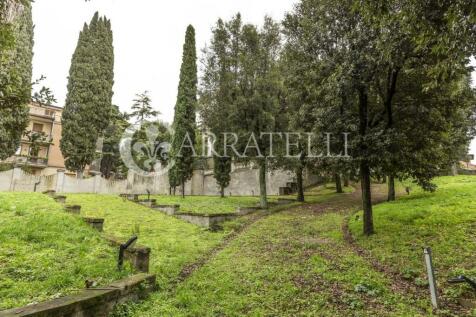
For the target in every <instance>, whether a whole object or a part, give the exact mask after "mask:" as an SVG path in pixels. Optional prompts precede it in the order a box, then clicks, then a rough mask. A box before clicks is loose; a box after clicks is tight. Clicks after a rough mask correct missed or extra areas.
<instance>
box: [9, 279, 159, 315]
mask: <svg viewBox="0 0 476 317" xmlns="http://www.w3.org/2000/svg"><path fill="white" fill-rule="evenodd" d="M144 283H145V284H146V286H145V287H141V285H142V284H144ZM155 283H156V276H155V274H144V273H141V274H137V275H133V276H130V277H127V278H125V279H122V280H119V281H116V282H114V283H112V284H111V285H109V286H108V287H104V288H89V289H84V290H83V291H81V292H80V293H78V294H74V295H69V296H65V297H61V298H57V299H53V300H50V301H46V302H42V303H38V304H34V305H28V306H24V307H19V308H13V309H10V310H4V311H0V317H14V316H15V317H25V316H30V317H43V316H48V317H60V316H75V315H78V316H91V317H92V316H95V315H94V314H95V312H96V311H107V310H112V308H113V307H114V305H115V304H116V303H118V302H120V301H121V300H127V299H129V298H134V297H135V298H143V297H144V295H145V294H149V293H151V292H153V291H154V290H155V287H156V286H155Z"/></svg>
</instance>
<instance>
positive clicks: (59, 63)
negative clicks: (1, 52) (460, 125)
mask: <svg viewBox="0 0 476 317" xmlns="http://www.w3.org/2000/svg"><path fill="white" fill-rule="evenodd" d="M295 2H296V0H195V1H194V0H174V1H167V2H166V3H167V5H165V4H164V2H163V1H157V0H91V1H90V2H85V1H84V0H67V1H65V0H36V1H35V2H34V4H33V19H34V23H35V49H34V51H35V55H34V60H33V74H34V78H35V79H36V78H39V77H40V76H41V75H45V76H46V77H47V80H46V81H45V82H43V84H44V85H46V86H47V87H49V88H51V89H52V90H53V92H54V94H55V96H56V98H57V99H58V105H59V106H63V105H64V99H65V96H66V85H67V76H68V71H69V67H70V62H71V56H72V54H73V51H74V49H75V47H76V43H77V40H78V35H79V31H80V30H81V29H82V26H83V24H84V22H89V21H90V20H91V18H92V16H93V14H94V12H96V11H99V13H100V14H101V15H106V16H107V17H108V18H109V19H111V22H112V28H113V32H114V47H115V85H114V97H113V102H114V103H115V104H116V105H118V106H119V107H120V108H121V110H122V111H129V109H130V106H131V104H132V99H134V96H135V94H136V93H140V92H143V91H144V90H148V91H150V93H151V97H152V101H153V107H154V108H155V109H156V110H159V111H160V112H161V113H162V116H161V117H160V119H162V120H164V121H168V122H171V121H172V120H173V109H174V105H175V99H176V95H177V85H178V77H179V71H180V63H181V56H182V45H183V42H184V37H185V29H186V27H187V25H188V24H192V25H193V26H194V27H195V31H196V42H197V50H198V53H199V56H200V50H201V49H202V48H203V47H204V46H205V43H206V42H208V41H209V40H210V36H211V27H212V26H213V25H214V23H215V22H216V20H217V19H218V18H219V17H221V18H224V19H229V18H230V17H231V16H232V15H234V14H235V13H236V12H241V14H242V16H243V20H244V21H245V22H251V23H254V24H261V23H262V21H263V17H264V15H265V14H267V15H270V16H271V17H273V18H275V19H278V20H281V19H282V17H283V16H284V14H285V12H286V11H290V10H291V9H292V7H293V3H295ZM473 75H474V76H473V78H474V82H476V74H473ZM471 147H472V148H471V153H474V154H476V140H475V141H474V142H473V144H472V146H471ZM475 163H476V161H475Z"/></svg>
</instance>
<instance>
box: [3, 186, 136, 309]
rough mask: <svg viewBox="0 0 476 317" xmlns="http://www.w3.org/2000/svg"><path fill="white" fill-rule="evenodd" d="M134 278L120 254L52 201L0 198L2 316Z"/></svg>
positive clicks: (30, 197)
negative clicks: (122, 266)
mask: <svg viewBox="0 0 476 317" xmlns="http://www.w3.org/2000/svg"><path fill="white" fill-rule="evenodd" d="M126 274H129V271H127V270H126V271H124V272H122V273H119V272H117V270H116V250H115V249H113V248H111V247H109V245H108V244H107V243H106V242H105V241H104V240H103V239H102V238H101V236H100V235H99V233H98V232H96V231H95V230H93V229H91V228H90V227H88V226H87V225H86V224H84V223H83V221H82V220H81V219H79V218H78V217H75V216H72V215H69V214H67V213H65V212H64V211H63V210H62V206H61V205H59V204H57V203H56V202H54V200H53V199H51V198H49V197H47V196H45V195H42V194H33V193H0V310H4V309H9V308H13V307H18V306H23V305H27V304H30V303H36V302H40V301H45V300H48V299H51V298H56V297H60V296H64V295H67V294H71V293H74V292H76V291H77V290H79V289H82V288H84V285H85V280H86V279H92V280H95V281H97V282H98V283H99V285H107V284H108V283H110V282H112V281H114V280H116V279H119V278H121V277H123V276H124V275H126Z"/></svg>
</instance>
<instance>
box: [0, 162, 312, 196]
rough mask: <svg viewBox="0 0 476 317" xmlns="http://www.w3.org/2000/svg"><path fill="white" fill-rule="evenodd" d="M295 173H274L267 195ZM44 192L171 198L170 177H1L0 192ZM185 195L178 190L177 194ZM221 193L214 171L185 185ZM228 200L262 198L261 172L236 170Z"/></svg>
mask: <svg viewBox="0 0 476 317" xmlns="http://www.w3.org/2000/svg"><path fill="white" fill-rule="evenodd" d="M304 179H305V185H306V186H307V185H309V184H315V183H317V182H318V181H319V178H317V177H315V176H313V175H311V174H309V175H307V174H306V175H305V177H304ZM293 180H294V177H293V175H292V173H290V172H287V171H270V172H268V174H267V192H268V194H269V195H278V194H279V188H280V187H285V186H286V184H287V183H289V182H293ZM36 183H38V185H37V188H36V191H37V192H44V191H47V190H55V191H56V193H96V194H111V195H117V194H122V193H130V194H145V193H147V190H149V191H150V192H151V194H161V195H167V194H169V185H168V175H167V174H166V173H165V174H164V175H159V176H155V177H145V176H142V175H138V174H136V173H134V172H133V171H130V172H129V174H128V177H127V179H124V180H108V179H105V178H102V177H101V176H99V175H96V176H93V177H90V178H84V179H78V178H76V177H74V176H71V175H67V174H65V172H64V170H58V171H57V173H56V174H53V175H48V176H35V175H31V174H28V173H25V172H23V171H22V170H21V169H20V168H15V169H13V170H10V171H5V172H1V173H0V191H22V192H33V191H34V188H35V184H36ZM181 191H182V188H181V187H178V188H177V194H180V193H181ZM219 193H220V190H219V188H218V186H217V184H216V181H215V178H214V177H213V171H211V170H196V171H194V173H193V177H192V179H191V180H190V181H188V182H187V183H186V184H185V194H186V195H219ZM225 194H226V195H227V196H229V195H231V196H257V195H259V182H258V169H256V168H252V167H249V166H245V167H243V166H234V167H233V169H232V173H231V182H230V185H229V186H228V187H227V188H226V189H225Z"/></svg>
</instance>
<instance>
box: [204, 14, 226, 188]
mask: <svg viewBox="0 0 476 317" xmlns="http://www.w3.org/2000/svg"><path fill="white" fill-rule="evenodd" d="M230 46H231V34H230V32H229V31H228V29H227V27H226V25H225V23H224V22H223V20H222V19H219V20H218V21H217V24H216V27H215V28H214V30H213V37H212V41H211V45H210V48H207V49H206V51H205V52H206V57H205V61H204V62H205V70H204V73H203V77H202V81H201V82H202V85H201V89H200V113H201V117H202V119H203V122H204V124H205V126H206V129H208V131H210V132H212V133H213V134H214V135H215V136H216V140H214V141H215V148H214V150H215V152H217V153H218V154H220V156H221V157H220V156H217V155H214V156H213V162H214V165H213V176H214V177H215V180H216V182H217V184H218V186H219V187H220V194H221V197H224V196H225V188H226V187H227V186H228V185H229V184H230V180H231V176H230V174H231V158H230V157H223V154H224V153H223V146H221V145H222V144H223V133H225V132H227V129H228V128H229V124H228V117H229V115H230V112H231V109H230V108H231V107H232V105H233V95H234V94H232V91H233V89H232V88H233V83H234V81H233V72H232V68H231V66H232V63H231V58H230V56H229V52H231V48H230Z"/></svg>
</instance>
